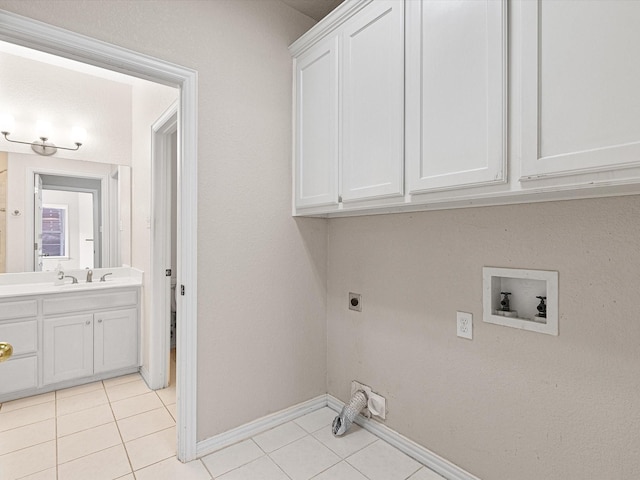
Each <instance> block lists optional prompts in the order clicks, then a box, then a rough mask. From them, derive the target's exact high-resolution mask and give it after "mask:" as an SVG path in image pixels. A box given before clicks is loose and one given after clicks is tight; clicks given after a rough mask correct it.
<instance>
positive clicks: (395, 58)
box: [341, 0, 404, 203]
mask: <svg viewBox="0 0 640 480" xmlns="http://www.w3.org/2000/svg"><path fill="white" fill-rule="evenodd" d="M403 7H404V5H403V2H399V1H397V0H391V1H376V2H373V3H371V4H369V5H368V6H367V7H366V8H364V9H363V10H362V11H361V12H360V13H359V14H358V15H357V16H355V17H354V18H352V19H351V20H350V21H349V22H347V23H346V24H345V25H344V27H343V30H342V79H343V80H342V81H343V86H342V129H341V139H342V162H341V163H342V168H341V172H342V176H341V178H342V189H341V196H342V201H343V202H344V203H347V202H350V201H355V200H363V199H368V200H370V199H376V198H385V197H394V196H402V194H403V190H404V188H403V187H404V185H403V184H404V180H403V178H404V175H403V174H404V75H403V68H404V8H403Z"/></svg>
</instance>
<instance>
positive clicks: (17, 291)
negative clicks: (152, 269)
mask: <svg viewBox="0 0 640 480" xmlns="http://www.w3.org/2000/svg"><path fill="white" fill-rule="evenodd" d="M73 273H74V272H69V274H73ZM75 273H77V275H74V276H75V277H77V278H78V283H69V282H70V280H66V282H67V283H65V284H63V285H55V284H54V282H53V278H54V275H52V272H38V273H29V274H6V275H0V277H3V278H2V279H1V280H0V299H4V298H15V297H24V296H32V295H52V294H61V293H75V292H87V291H98V290H109V289H114V288H122V287H140V286H142V273H143V272H142V271H141V270H137V269H134V268H130V267H123V268H104V269H95V270H94V278H95V279H96V280H94V281H93V282H86V281H85V277H84V276H83V274H84V275H86V273H85V272H84V271H82V270H81V271H79V272H75ZM105 273H111V275H109V276H108V277H107V278H106V279H105V281H104V282H101V281H99V280H98V279H99V276H101V275H103V274H105ZM49 277H51V278H49ZM45 280H46V281H45Z"/></svg>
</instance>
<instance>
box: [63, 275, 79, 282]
mask: <svg viewBox="0 0 640 480" xmlns="http://www.w3.org/2000/svg"><path fill="white" fill-rule="evenodd" d="M64 278H70V279H71V283H78V279H77V278H76V277H74V276H73V275H65V276H64ZM64 278H63V280H64Z"/></svg>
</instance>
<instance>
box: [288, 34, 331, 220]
mask: <svg viewBox="0 0 640 480" xmlns="http://www.w3.org/2000/svg"><path fill="white" fill-rule="evenodd" d="M295 75H296V122H297V124H296V139H295V141H296V147H295V157H296V162H295V176H296V178H295V182H294V183H295V189H296V198H295V204H296V207H298V208H299V207H312V206H321V205H336V206H337V205H338V38H337V37H331V38H328V39H327V40H325V41H322V42H320V43H318V44H317V45H315V46H313V47H311V48H310V49H309V50H308V51H307V52H305V53H304V54H302V55H301V56H300V57H298V58H296V59H295Z"/></svg>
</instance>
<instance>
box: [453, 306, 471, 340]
mask: <svg viewBox="0 0 640 480" xmlns="http://www.w3.org/2000/svg"><path fill="white" fill-rule="evenodd" d="M456 330H457V334H458V336H459V337H460V338H466V339H468V340H473V315H472V314H471V313H467V312H457V313H456Z"/></svg>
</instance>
